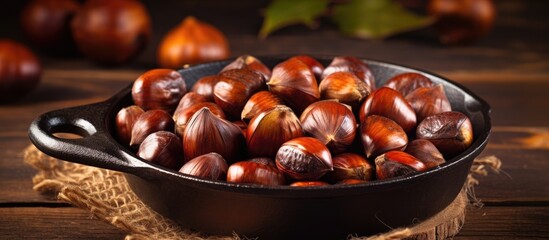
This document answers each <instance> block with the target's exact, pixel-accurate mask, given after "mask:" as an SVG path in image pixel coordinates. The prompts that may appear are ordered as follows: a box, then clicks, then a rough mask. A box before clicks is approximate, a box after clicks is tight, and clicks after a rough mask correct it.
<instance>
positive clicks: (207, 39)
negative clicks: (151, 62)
mask: <svg viewBox="0 0 549 240" xmlns="http://www.w3.org/2000/svg"><path fill="white" fill-rule="evenodd" d="M229 54H230V50H229V43H228V41H227V38H226V37H225V35H224V34H223V33H222V32H221V31H219V29H217V28H216V27H214V26H212V25H210V24H208V23H205V22H202V21H199V20H198V19H196V18H195V17H193V16H188V17H186V18H185V19H183V21H181V23H180V24H179V25H178V26H176V27H174V28H173V29H172V30H170V32H168V33H167V34H166V35H165V36H164V38H162V40H161V42H160V44H159V45H158V50H157V62H158V65H160V67H163V68H181V67H182V66H183V65H185V64H196V63H203V62H209V61H215V60H222V59H225V58H227V57H229Z"/></svg>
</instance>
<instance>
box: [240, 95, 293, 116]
mask: <svg viewBox="0 0 549 240" xmlns="http://www.w3.org/2000/svg"><path fill="white" fill-rule="evenodd" d="M276 105H284V102H283V101H282V99H280V98H279V97H278V96H276V95H275V94H273V93H272V92H269V91H259V92H257V93H255V94H254V95H252V96H251V97H250V99H248V102H246V105H244V108H243V109H242V113H241V115H240V117H241V119H242V120H243V121H244V122H250V120H251V119H252V118H253V117H255V116H257V115H258V114H260V113H262V112H265V111H268V110H271V109H273V108H274V107H275V106H276Z"/></svg>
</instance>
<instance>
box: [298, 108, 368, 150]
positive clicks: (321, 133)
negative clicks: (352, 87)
mask: <svg viewBox="0 0 549 240" xmlns="http://www.w3.org/2000/svg"><path fill="white" fill-rule="evenodd" d="M300 121H301V126H302V127H303V131H305V134H307V135H308V136H311V137H314V138H316V139H318V140H320V141H321V142H322V143H323V144H324V145H326V146H327V147H328V148H329V149H330V151H331V152H332V153H341V152H344V151H345V150H346V149H348V148H349V147H350V146H351V145H352V144H353V142H354V140H355V136H356V126H357V123H356V119H355V116H354V115H353V112H352V111H351V108H350V107H349V106H347V105H344V104H342V103H339V102H337V101H333V100H322V101H318V102H315V103H313V104H311V105H309V107H307V108H306V109H305V110H304V111H303V113H302V114H301V117H300Z"/></svg>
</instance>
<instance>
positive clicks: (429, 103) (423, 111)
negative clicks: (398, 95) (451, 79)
mask: <svg viewBox="0 0 549 240" xmlns="http://www.w3.org/2000/svg"><path fill="white" fill-rule="evenodd" d="M406 100H407V101H408V103H410V106H412V108H413V109H414V111H415V112H416V116H417V122H421V121H423V119H425V118H426V117H428V116H431V115H434V114H437V113H441V112H449V111H452V106H450V101H449V100H448V98H447V97H446V93H445V92H444V86H442V84H439V85H437V86H435V87H420V88H417V89H416V90H414V91H413V92H411V93H409V94H408V95H406Z"/></svg>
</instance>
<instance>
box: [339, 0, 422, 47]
mask: <svg viewBox="0 0 549 240" xmlns="http://www.w3.org/2000/svg"><path fill="white" fill-rule="evenodd" d="M332 20H334V22H335V23H336V24H337V25H338V27H339V29H340V30H341V32H343V33H344V34H347V35H351V36H355V37H359V38H365V39H382V38H386V37H388V36H392V35H395V34H397V33H401V32H406V31H411V30H414V29H418V28H421V27H425V26H427V25H429V24H431V22H432V20H431V19H430V18H428V17H423V16H419V15H416V14H414V13H412V12H410V11H408V10H406V9H404V8H403V7H402V6H400V5H399V4H398V3H395V2H394V1H392V0H351V1H350V2H349V3H346V4H340V5H337V6H335V7H334V12H333V15H332Z"/></svg>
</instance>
